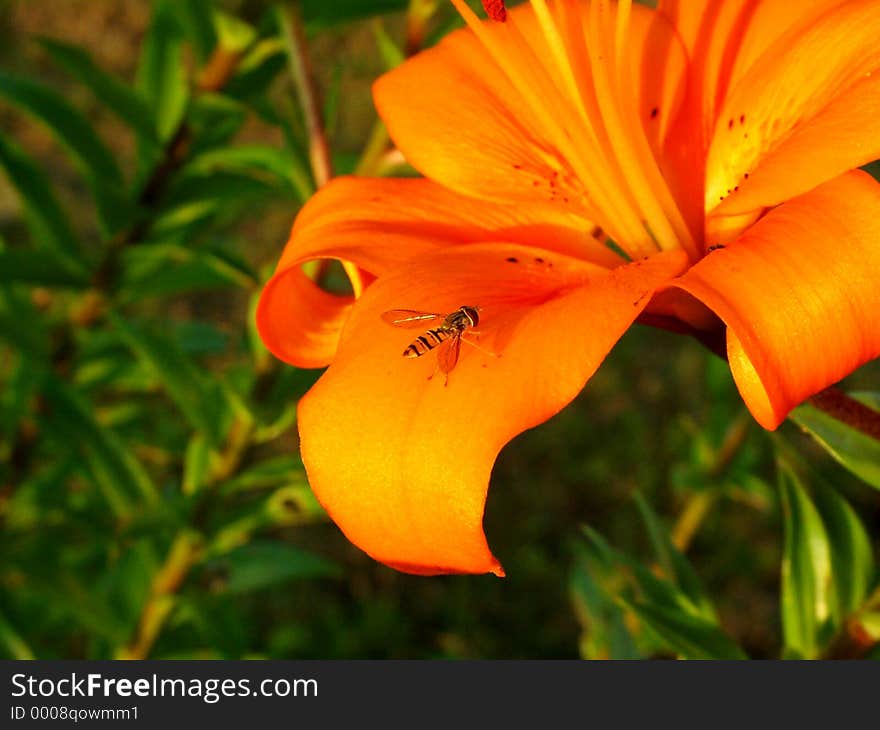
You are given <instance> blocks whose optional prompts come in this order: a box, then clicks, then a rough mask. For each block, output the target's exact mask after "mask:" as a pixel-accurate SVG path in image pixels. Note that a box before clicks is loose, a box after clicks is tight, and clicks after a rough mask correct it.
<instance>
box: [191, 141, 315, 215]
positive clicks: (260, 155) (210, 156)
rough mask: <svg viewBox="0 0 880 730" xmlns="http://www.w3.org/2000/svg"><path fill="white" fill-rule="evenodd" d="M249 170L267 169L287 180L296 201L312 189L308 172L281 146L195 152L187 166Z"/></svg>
mask: <svg viewBox="0 0 880 730" xmlns="http://www.w3.org/2000/svg"><path fill="white" fill-rule="evenodd" d="M215 169H219V170H229V171H233V172H242V173H253V172H268V173H271V174H272V175H273V176H275V177H276V178H277V179H279V180H281V181H283V182H284V183H286V184H287V186H288V187H289V188H290V190H291V191H292V192H294V193H295V195H296V197H297V199H298V200H299V201H300V202H304V201H305V200H307V199H308V197H309V196H310V195H311V193H312V189H311V182H310V180H309V173H308V172H307V171H306V170H305V168H304V167H303V166H302V164H301V161H300V159H299V157H297V156H296V155H294V154H293V153H292V152H290V151H289V150H286V149H283V148H276V147H269V146H267V145H240V146H237V147H219V148H216V149H212V150H209V151H207V152H204V153H203V154H201V155H199V156H198V157H196V158H195V159H193V160H192V162H191V163H190V164H189V165H188V166H187V170H190V171H192V172H194V173H205V172H210V171H212V170H215Z"/></svg>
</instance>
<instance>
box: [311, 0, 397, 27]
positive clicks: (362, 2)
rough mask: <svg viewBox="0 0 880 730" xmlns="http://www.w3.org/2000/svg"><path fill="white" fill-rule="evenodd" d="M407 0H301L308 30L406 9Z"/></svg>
mask: <svg viewBox="0 0 880 730" xmlns="http://www.w3.org/2000/svg"><path fill="white" fill-rule="evenodd" d="M408 4H409V0H335V2H333V3H328V2H326V0H303V2H302V14H303V19H304V20H305V22H306V26H307V28H308V30H309V31H311V32H314V31H317V30H319V29H322V28H326V27H328V26H331V25H338V24H340V23H349V22H351V21H353V20H360V19H362V18H368V17H370V16H371V15H380V14H383V13H393V12H396V11H399V10H406V7H407V5H408Z"/></svg>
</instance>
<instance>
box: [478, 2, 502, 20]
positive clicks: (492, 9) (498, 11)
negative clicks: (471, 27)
mask: <svg viewBox="0 0 880 730" xmlns="http://www.w3.org/2000/svg"><path fill="white" fill-rule="evenodd" d="M482 3H483V9H484V10H485V11H486V15H488V16H489V17H490V18H492V20H496V21H498V22H499V23H503V22H504V21H505V20H507V8H505V7H504V0H482Z"/></svg>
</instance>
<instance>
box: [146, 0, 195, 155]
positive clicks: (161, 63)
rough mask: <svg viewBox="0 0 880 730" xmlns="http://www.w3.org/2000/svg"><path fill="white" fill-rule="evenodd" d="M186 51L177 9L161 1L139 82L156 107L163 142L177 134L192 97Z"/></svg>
mask: <svg viewBox="0 0 880 730" xmlns="http://www.w3.org/2000/svg"><path fill="white" fill-rule="evenodd" d="M182 51H183V32H182V29H181V27H180V24H179V23H178V22H177V18H175V17H174V11H173V10H172V9H171V8H170V6H169V4H168V3H167V2H158V3H157V4H156V10H155V12H154V13H153V20H152V22H151V24H150V28H149V30H148V31H147V35H146V38H145V39H144V44H143V47H142V51H141V59H140V64H139V66H138V73H137V83H138V88H139V89H140V90H141V92H142V93H143V95H144V97H145V98H146V99H147V102H148V103H149V105H150V106H151V108H152V109H153V113H154V119H155V125H156V129H157V132H158V135H159V139H160V140H161V141H162V142H165V141H167V140H169V139H170V138H171V137H172V136H174V133H175V132H176V131H177V128H178V125H179V124H180V122H181V120H182V119H183V115H184V112H185V110H186V105H187V101H188V98H189V90H188V88H187V79H186V68H185V66H184V63H183V55H182Z"/></svg>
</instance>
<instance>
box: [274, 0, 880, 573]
mask: <svg viewBox="0 0 880 730" xmlns="http://www.w3.org/2000/svg"><path fill="white" fill-rule="evenodd" d="M453 2H454V3H455V5H456V7H457V8H458V10H459V12H460V13H461V15H462V16H463V17H464V19H465V21H466V23H467V28H465V29H462V30H460V31H456V32H454V33H452V34H451V35H450V36H448V37H447V38H446V39H444V40H443V41H442V42H441V43H440V44H439V45H438V46H436V47H435V48H432V49H430V50H427V51H425V52H423V53H420V54H419V55H417V56H415V57H414V58H412V59H410V60H408V61H407V62H405V63H404V64H403V65H401V66H400V67H398V68H397V69H395V70H394V71H391V72H390V73H388V74H386V75H385V76H383V77H382V78H380V79H379V80H378V81H377V82H376V84H375V87H374V98H375V101H376V104H377V108H378V110H379V112H380V115H381V116H382V118H383V119H384V121H385V122H386V124H387V127H388V130H389V132H390V134H391V137H392V138H393V140H394V142H395V143H396V145H397V146H398V148H399V149H400V150H401V151H402V153H403V154H404V155H405V157H406V158H407V159H408V161H409V162H410V163H411V164H412V165H413V166H414V167H415V168H416V169H417V170H419V172H421V173H422V174H423V175H424V176H425V177H423V178H418V179H356V178H340V179H337V180H335V181H333V182H331V183H330V184H329V185H327V186H326V187H325V188H323V189H322V190H321V191H320V192H319V193H318V194H317V195H316V196H315V197H314V198H313V199H312V200H311V201H310V202H309V203H308V204H307V205H306V206H305V208H304V209H303V210H302V211H301V213H300V215H299V217H298V218H297V220H296V223H295V225H294V228H293V232H292V235H291V238H290V242H289V243H288V245H287V247H286V249H285V250H284V253H283V255H282V258H281V261H280V264H279V266H278V268H277V271H276V273H275V275H274V276H273V277H272V279H271V280H270V281H269V283H268V284H267V286H266V288H265V290H264V292H263V294H262V297H261V300H260V304H259V309H258V314H257V316H258V325H259V329H260V332H261V334H262V337H263V340H264V341H265V343H266V345H267V346H268V347H269V349H270V350H271V351H272V352H273V353H274V354H275V355H276V356H278V357H279V358H281V359H282V360H284V361H286V362H289V363H291V364H293V365H296V366H299V367H308V368H314V367H322V366H325V365H328V364H329V368H328V369H327V370H326V372H325V373H324V374H323V375H322V377H321V378H320V380H319V381H318V382H317V384H316V385H315V386H314V387H313V388H312V390H311V391H310V392H309V393H308V394H307V395H306V396H305V397H304V398H303V399H302V401H301V403H300V405H299V430H300V445H301V451H302V457H303V461H304V463H305V466H306V469H307V472H308V477H309V480H310V483H311V485H312V487H313V489H314V491H315V493H316V495H317V497H318V499H319V500H320V501H321V502H322V504H323V505H324V506H325V507H326V509H327V511H328V512H329V514H330V516H331V517H332V518H333V519H334V520H335V522H336V523H337V524H338V525H339V526H340V528H341V529H342V530H343V532H344V533H345V534H346V535H347V536H348V538H349V539H350V540H351V541H352V542H353V543H355V544H356V545H358V546H359V547H360V548H362V549H363V550H365V551H366V552H367V553H369V554H370V555H371V556H373V557H374V558H375V559H377V560H379V561H381V562H383V563H386V564H387V565H390V566H392V567H394V568H397V569H399V570H403V571H407V572H413V573H421V574H436V573H448V572H459V573H481V572H492V573H495V574H496V575H503V570H502V568H501V565H500V563H499V562H498V560H497V559H496V558H495V557H494V556H493V555H492V553H491V551H490V550H489V547H488V545H487V542H486V538H485V536H484V533H483V529H482V517H483V509H484V505H485V499H486V491H487V488H488V483H489V476H490V472H491V469H492V465H493V463H494V461H495V458H496V456H497V454H498V452H499V450H500V449H501V448H502V447H503V446H504V445H505V444H506V443H507V442H508V441H509V440H510V439H511V438H513V437H514V436H515V435H517V434H519V433H520V432H522V431H523V430H525V429H527V428H530V427H532V426H535V425H536V424H539V423H541V422H543V421H544V420H546V419H548V418H549V417H550V416H552V415H553V414H555V413H556V412H558V411H559V410H560V409H562V408H563V407H564V406H565V405H567V404H568V403H569V402H570V401H571V400H572V399H573V398H574V397H575V396H576V395H577V393H578V392H579V391H580V390H581V389H582V388H583V386H584V385H585V383H586V382H587V380H588V379H589V378H590V376H591V375H592V373H593V372H594V371H595V370H596V368H597V367H598V366H599V364H600V363H601V361H602V360H603V358H604V357H605V356H606V355H607V353H608V352H609V351H610V349H611V348H612V347H613V346H614V344H615V342H616V341H617V340H618V339H619V338H620V337H621V335H622V334H623V333H624V332H625V331H626V330H627V328H628V327H629V326H630V325H631V324H632V323H633V322H635V321H636V320H640V321H642V322H647V323H651V324H657V325H660V326H665V327H668V328H672V329H678V330H680V331H683V332H689V333H692V334H696V335H697V336H699V337H700V338H701V339H703V340H704V341H707V342H708V341H711V340H712V339H713V337H714V336H715V335H717V334H720V335H721V336H722V337H726V353H727V357H728V360H729V362H730V367H731V370H732V373H733V377H734V378H735V381H736V384H737V386H738V388H739V390H740V392H741V394H742V397H743V399H744V401H745V403H746V404H747V406H748V408H749V409H750V410H751V412H752V413H753V414H754V417H755V418H756V419H757V420H758V422H759V423H761V425H763V426H764V427H765V428H768V429H774V428H776V427H777V426H778V425H779V424H780V423H781V422H782V421H783V420H784V418H785V417H786V414H787V413H788V412H789V411H790V410H791V409H792V408H793V407H794V406H796V405H797V404H798V403H800V402H801V401H803V400H804V399H805V398H807V397H809V396H810V395H812V394H814V393H816V392H818V391H820V390H822V389H823V388H825V387H827V386H829V385H831V384H833V383H835V382H836V381H838V380H840V379H841V378H843V377H844V376H846V375H847V374H848V373H850V372H851V371H853V370H854V369H855V368H857V367H859V366H860V365H861V364H863V363H865V362H867V361H868V360H870V359H873V358H875V357H877V356H878V354H880V317H878V312H880V285H878V281H880V185H878V183H876V182H875V181H874V180H873V179H872V178H871V177H869V176H868V175H867V174H865V173H863V172H859V171H857V170H855V168H857V167H858V166H860V165H863V164H865V163H867V162H870V161H872V160H874V159H876V158H878V157H880V44H878V43H877V38H878V37H880V2H877V0H850V1H841V0H809V1H806V0H805V1H804V2H801V3H797V4H792V3H788V2H782V0H739V1H736V0H725V2H720V0H715V1H713V0H661V1H660V3H659V7H658V8H657V10H651V9H648V8H647V7H644V6H640V5H633V4H632V3H631V2H626V1H624V0H620V2H618V3H612V2H610V1H609V0H592V2H587V1H586V0H531V2H530V3H526V4H524V5H521V6H518V7H516V8H512V9H509V10H506V11H505V9H504V4H503V2H499V1H498V0H492V1H491V2H489V1H488V0H487V2H485V3H484V5H485V6H486V7H487V9H488V10H490V11H491V14H492V16H493V17H494V18H496V19H497V20H495V21H493V20H488V19H487V20H485V21H482V20H480V19H479V18H478V17H477V16H476V15H475V14H474V13H473V12H472V11H471V10H470V9H469V8H468V7H467V6H466V5H465V4H464V2H463V0H453ZM502 21H503V22H502ZM326 258H335V259H338V260H340V261H342V262H343V263H344V265H345V267H346V271H347V272H348V274H349V277H350V279H351V282H352V287H353V290H354V294H353V296H351V297H338V296H334V295H331V294H329V293H327V292H324V291H322V290H321V289H320V288H318V287H317V286H316V285H315V284H314V283H313V282H312V281H311V280H310V279H309V278H308V277H307V276H306V275H305V274H304V273H303V271H302V268H301V266H302V264H303V263H304V262H307V261H310V260H314V259H326ZM462 306H469V307H475V308H478V318H475V320H476V319H478V320H479V322H478V323H477V322H476V321H474V322H471V321H470V320H467V321H466V322H465V323H464V325H463V326H462V327H461V328H460V329H459V330H455V332H454V333H453V335H454V336H452V337H449V338H448V340H447V341H446V342H443V343H442V344H439V345H437V346H436V347H430V348H429V347H428V345H432V346H433V345H435V344H437V343H435V342H434V340H435V339H437V340H439V339H441V338H440V335H436V336H431V335H429V334H424V335H422V336H423V337H424V338H425V341H424V342H422V344H421V345H417V344H416V343H415V342H414V338H415V337H417V336H418V335H419V334H420V333H419V331H418V330H407V329H403V328H400V327H393V326H389V324H387V323H386V322H385V321H383V314H385V315H386V319H388V316H387V312H389V311H391V310H399V309H409V310H417V311H424V312H428V313H435V314H439V315H446V314H449V313H452V312H455V311H456V310H458V309H459V308H460V307H462ZM398 316H399V315H398ZM391 318H394V315H392V317H391ZM440 321H441V320H440V319H439V318H438V319H436V320H435V321H434V322H431V321H429V320H427V319H424V320H417V322H416V323H418V322H424V327H423V329H424V330H426V331H427V330H429V329H430V328H431V327H435V328H436V326H437V324H438V323H439V322H440ZM445 334H447V335H448V334H449V332H446V333H445ZM459 337H460V339H461V342H454V343H452V344H451V343H450V342H449V340H458V339H459ZM720 341H721V342H722V343H723V342H724V340H723V339H721V340H720ZM411 342H413V347H408V345H409V344H410V343H411ZM458 345H460V353H459V359H458V363H457V365H456V366H455V368H454V370H452V371H451V372H449V373H448V378H447V377H446V376H445V375H443V374H442V373H441V376H438V377H432V375H433V374H434V373H435V371H436V370H437V369H438V366H443V367H442V369H443V370H450V360H451V357H450V353H449V352H448V351H447V352H443V351H441V348H448V347H454V346H458ZM471 345H474V346H471ZM722 346H723V345H722ZM413 350H425V352H424V354H423V356H421V357H413V355H414V354H416V353H415V352H414V351H413ZM405 351H406V353H407V354H408V355H409V356H408V357H401V354H402V353H404V352H405ZM438 352H440V355H439V356H438V354H437V353H438Z"/></svg>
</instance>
